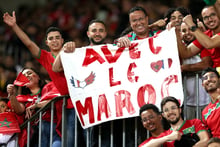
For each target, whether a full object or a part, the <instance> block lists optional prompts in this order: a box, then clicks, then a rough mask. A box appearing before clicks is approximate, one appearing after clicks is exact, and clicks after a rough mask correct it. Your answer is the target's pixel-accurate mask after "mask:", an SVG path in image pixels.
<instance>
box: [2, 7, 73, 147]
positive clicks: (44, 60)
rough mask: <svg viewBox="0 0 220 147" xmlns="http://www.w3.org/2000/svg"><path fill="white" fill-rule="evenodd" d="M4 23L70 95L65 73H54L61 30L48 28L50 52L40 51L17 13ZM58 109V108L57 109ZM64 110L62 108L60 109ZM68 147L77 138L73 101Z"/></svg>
mask: <svg viewBox="0 0 220 147" xmlns="http://www.w3.org/2000/svg"><path fill="white" fill-rule="evenodd" d="M3 19H4V22H5V23H6V24H7V25H8V26H10V27H11V28H12V30H13V31H14V32H15V33H16V35H17V36H18V37H19V39H20V40H21V41H22V42H23V43H24V45H25V46H26V47H27V48H28V49H29V50H30V52H31V54H32V55H33V56H34V57H35V58H36V59H37V60H38V61H39V62H40V64H42V65H43V66H44V68H45V69H46V70H47V72H48V74H49V76H50V78H51V80H52V81H53V82H54V85H55V86H56V88H57V89H58V90H59V92H60V94H61V95H68V94H69V92H68V88H67V83H66V79H65V76H64V73H63V72H58V73H56V72H53V71H52V65H53V62H54V60H55V57H56V56H57V55H58V54H59V52H60V51H61V49H62V47H63V43H64V40H63V37H62V33H61V30H60V29H58V28H55V27H50V28H48V30H47V32H46V41H45V42H46V45H47V46H48V47H49V49H50V52H48V51H46V50H43V49H40V48H39V46H38V45H37V44H35V43H34V42H33V41H32V40H31V39H30V38H29V37H28V36H27V35H26V34H25V32H24V31H23V30H22V29H21V28H20V27H19V26H18V25H17V23H16V16H15V12H14V11H13V13H12V16H10V15H9V14H8V13H5V14H4V15H3ZM72 44H74V43H73V42H69V44H68V45H69V46H73V45H72ZM57 109H58V108H57ZM60 109H62V107H61V108H60ZM66 114H67V115H66V116H67V129H66V130H67V146H68V147H72V146H74V136H75V110H74V109H73V105H72V102H71V99H68V100H67V109H66ZM58 116H61V112H59V113H58ZM60 123H61V117H60V119H59V123H58V124H59V125H60Z"/></svg>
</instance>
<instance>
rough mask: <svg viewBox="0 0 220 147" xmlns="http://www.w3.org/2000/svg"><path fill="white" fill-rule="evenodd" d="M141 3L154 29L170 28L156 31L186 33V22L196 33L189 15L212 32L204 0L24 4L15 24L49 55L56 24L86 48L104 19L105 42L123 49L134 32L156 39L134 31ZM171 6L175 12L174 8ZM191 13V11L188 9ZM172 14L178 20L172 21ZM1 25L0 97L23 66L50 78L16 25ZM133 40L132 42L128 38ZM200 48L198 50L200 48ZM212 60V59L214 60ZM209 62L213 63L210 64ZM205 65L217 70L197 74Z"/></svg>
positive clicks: (80, 45)
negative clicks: (92, 24)
mask: <svg viewBox="0 0 220 147" xmlns="http://www.w3.org/2000/svg"><path fill="white" fill-rule="evenodd" d="M195 4H197V5H196V7H192V5H195ZM137 5H138V6H141V7H142V8H144V9H145V10H146V11H147V13H146V14H144V15H145V16H148V21H149V24H153V25H152V26H155V25H158V27H161V26H159V23H155V22H157V20H159V19H161V21H164V22H165V23H166V26H164V27H161V28H159V29H158V28H157V30H156V31H158V30H160V29H169V27H173V26H175V27H176V28H177V30H178V31H180V32H182V33H183V34H184V31H182V30H181V27H182V26H181V23H182V22H183V21H184V23H185V25H186V30H187V28H190V30H191V31H192V32H194V31H195V30H193V28H191V27H192V23H191V18H190V17H187V15H188V14H191V15H193V18H194V19H198V20H197V27H196V28H194V29H197V28H200V27H203V29H205V30H206V29H207V28H206V27H208V25H206V24H205V25H206V27H204V24H203V22H202V21H200V20H202V19H203V20H204V17H201V16H200V13H201V10H202V8H203V7H204V6H205V3H204V2H203V1H186V0H182V1H175V0H173V1H169V2H167V1H160V0H154V1H153V0H148V1H147V0H146V1H145V0H115V1H113V0H112V1H105V0H94V1H92V0H90V1H88V0H82V1H78V2H77V3H69V2H68V1H64V2H62V1H56V2H55V1H48V2H47V3H46V4H45V5H43V6H31V7H30V6H28V5H22V6H19V7H18V9H17V10H16V19H17V20H16V22H15V24H16V23H17V25H19V27H20V28H21V29H22V30H24V32H25V33H26V34H27V35H28V37H29V38H30V39H31V40H32V41H33V42H35V43H36V44H37V45H38V46H39V47H40V48H46V49H48V51H50V50H52V49H51V48H48V46H49V45H48V44H45V39H46V38H45V32H46V30H47V29H48V28H49V27H50V26H56V27H58V28H60V29H61V30H62V31H63V36H62V37H63V39H64V40H65V41H74V42H75V45H76V47H82V46H87V45H89V43H90V44H91V40H89V39H91V38H90V36H87V35H88V34H86V33H87V31H88V30H87V29H88V26H90V22H91V20H94V19H99V20H102V21H103V22H105V25H106V26H105V27H106V30H105V31H106V32H107V36H106V37H103V38H105V43H113V42H114V40H115V39H117V42H116V43H120V45H124V46H126V44H127V42H128V41H132V40H131V38H133V37H131V36H132V35H133V33H134V34H135V35H136V36H137V38H136V39H134V40H138V39H142V38H146V36H147V37H150V35H151V34H148V33H149V32H148V31H147V34H144V37H143V36H138V35H139V34H138V33H137V32H135V30H134V28H132V20H131V19H132V17H130V20H129V15H130V14H131V13H134V12H135V13H136V11H142V10H134V11H133V12H131V11H130V10H131V9H132V8H133V7H134V6H137ZM179 6H181V7H179ZM171 7H172V8H173V9H170V8H171ZM176 8H177V9H176ZM182 8H186V9H182ZM187 9H188V10H190V11H187ZM185 10H186V11H185ZM203 10H204V9H203ZM129 11H130V14H129V15H128V12H129ZM204 11H205V10H204ZM209 11H211V10H209ZM3 13H5V12H3ZM9 13H11V14H10V15H12V17H14V16H13V15H14V13H12V12H9ZM138 13H140V12H138ZM174 13H176V14H174ZM173 14H174V16H175V17H177V18H172V17H173V16H172V15H173ZM138 15H140V14H138ZM141 15H142V14H141ZM212 15H213V14H212ZM208 17H209V18H211V17H214V16H211V15H210V16H208ZM216 17H217V15H216ZM14 18H15V17H14ZM165 18H166V19H165ZM209 18H207V19H208V20H209ZM172 19H173V20H172ZM174 19H177V20H178V21H179V22H178V21H176V22H175V23H174V21H175V20H174ZM199 19H200V20H199ZM138 21H143V20H138ZM172 21H173V22H172ZM129 22H130V23H129ZM0 23H2V24H1V26H0V97H7V96H8V93H7V85H8V84H11V83H13V82H14V80H15V79H16V77H17V75H18V73H19V72H20V71H21V69H22V68H23V67H27V68H30V69H32V68H33V69H36V70H37V71H40V74H41V75H43V79H50V78H49V75H48V73H47V71H48V69H44V67H43V66H42V65H43V64H42V63H41V62H40V63H41V64H42V65H40V64H39V63H38V62H37V61H36V60H35V59H34V58H33V56H32V55H34V54H33V52H32V51H31V49H30V48H29V50H30V51H31V53H32V55H31V53H30V52H29V51H28V49H27V44H25V45H24V44H23V43H22V42H25V41H24V40H22V39H21V38H20V37H17V36H16V35H15V34H14V32H16V29H14V28H13V26H11V27H12V29H11V28H10V27H8V26H7V25H5V24H4V23H3V22H0ZM133 23H135V22H133ZM184 23H182V24H184ZM200 23H201V24H203V25H201V26H200V25H199V24H200ZM7 24H8V25H9V24H10V23H7ZM130 25H131V28H132V29H133V32H128V33H126V34H127V35H128V36H122V37H121V33H122V32H123V31H124V30H125V29H126V28H128V27H129V26H130ZM169 25H170V26H169ZM172 25H173V26H172ZM165 27H166V28H165ZM147 29H148V27H147ZM149 29H151V27H149ZM200 29H201V28H200ZM208 29H210V30H212V29H211V28H208ZM205 30H202V29H201V31H202V32H204V31H205ZM213 30H214V29H213ZM13 31H14V32H13ZM188 31H189V30H188ZM52 32H53V31H52ZM49 33H50V32H49ZM49 33H48V34H49ZM16 34H17V35H18V36H19V33H18V32H16ZM48 34H47V35H48ZM141 35H143V34H141ZM193 35H194V37H193V38H192V40H190V41H189V42H187V41H188V40H184V37H183V38H182V41H183V42H185V45H186V46H187V45H188V48H189V49H193V46H192V45H189V44H190V43H191V42H192V41H193V43H194V40H195V39H197V36H196V33H195V34H193ZM129 36H130V37H131V38H129ZM183 36H184V35H183ZM88 37H89V38H88ZM119 37H120V38H119ZM210 37H211V36H210ZM19 38H20V39H21V40H20V39H19ZM128 39H129V40H128ZM186 39H187V38H186ZM194 44H195V43H194ZM201 44H202V43H201ZM32 45H33V44H32ZM117 45H118V44H117ZM202 45H203V44H202ZM34 47H36V46H34ZM196 49H198V46H197V48H196ZM41 52H42V51H41ZM198 52H199V50H198ZM181 53H182V52H180V57H181V58H183V56H185V55H183V54H181ZM201 54H202V53H201ZM57 55H58V54H56V55H55V56H57ZM206 55H207V56H210V57H211V54H210V53H206ZM35 57H37V56H35ZM190 57H193V55H190ZM205 57H206V56H205ZM205 57H204V58H205ZM184 58H185V57H184ZM187 58H188V57H187ZM201 58H203V57H201ZM211 58H212V59H213V57H211ZM211 58H210V59H208V60H212V59H211ZM39 60H40V59H39ZM200 60H203V59H200V58H199V61H198V62H200ZM181 61H182V60H181ZM206 61H207V60H206ZM42 62H43V61H42ZM196 62H197V61H196ZM213 62H214V61H213ZM53 63H54V62H53ZM201 63H202V62H201ZM201 63H200V65H201ZM206 63H208V61H207V62H206ZM185 64H186V65H185V66H182V71H184V70H185V71H187V70H189V71H192V70H191V69H190V68H189V67H188V66H187V64H191V62H190V61H189V62H188V63H187V62H186V63H185ZM192 64H194V63H192ZM206 66H212V63H211V62H210V64H208V65H207V64H206V65H203V66H199V67H200V69H196V70H198V71H199V70H203V69H204V68H205V67H206ZM50 68H51V67H50ZM194 69H195V68H194ZM46 70H47V71H46ZM49 70H51V69H49ZM49 74H50V73H49ZM50 76H51V75H50ZM52 80H53V79H52ZM53 81H54V80H53ZM190 81H191V80H190ZM55 85H56V83H55ZM190 85H191V84H190ZM203 92H205V91H203ZM192 93H193V92H192ZM32 94H34V93H32ZM61 94H62V93H61ZM11 95H12V94H11ZM9 96H10V95H9ZM204 97H205V98H204V99H206V98H207V99H208V98H209V97H208V96H207V95H205V96H204ZM34 103H35V102H34ZM34 103H33V105H34V106H36V105H35V104H34ZM208 103H209V101H208V100H207V101H205V102H204V105H205V106H206V105H207V104H208ZM37 104H38V103H37ZM201 105H202V106H203V107H202V108H201V109H203V108H204V107H205V106H204V105H203V104H201ZM178 108H179V106H178ZM189 110H190V112H191V109H190V108H189ZM192 110H195V106H194V103H193V108H192ZM201 111H202V110H201ZM180 112H181V110H180ZM200 115H201V114H200ZM167 117H168V116H167ZM193 117H194V116H192V118H193ZM146 122H147V120H146ZM182 122H183V120H181V123H182ZM171 126H172V125H171ZM206 141H207V140H206Z"/></svg>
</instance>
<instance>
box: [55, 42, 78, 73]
mask: <svg viewBox="0 0 220 147" xmlns="http://www.w3.org/2000/svg"><path fill="white" fill-rule="evenodd" d="M75 47H76V44H75V42H72V41H70V42H67V43H65V44H64V46H63V48H62V50H63V51H64V52H65V53H72V52H74V51H75ZM60 53H61V52H60ZM60 53H59V54H58V55H57V56H56V59H55V60H54V63H53V66H52V70H53V71H54V72H61V71H63V65H62V61H61V57H60Z"/></svg>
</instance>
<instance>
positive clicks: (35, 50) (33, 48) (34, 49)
mask: <svg viewBox="0 0 220 147" xmlns="http://www.w3.org/2000/svg"><path fill="white" fill-rule="evenodd" d="M3 20H4V22H5V23H6V24H7V25H8V26H10V27H11V28H12V30H13V31H14V32H15V33H16V35H17V36H18V38H19V39H20V40H21V41H22V42H23V43H24V45H25V46H26V47H27V48H28V49H29V50H30V52H31V54H32V55H33V56H34V57H37V56H38V55H39V51H40V48H39V47H38V46H37V45H36V44H35V43H34V42H33V41H32V40H31V39H30V38H29V37H28V36H27V34H25V32H24V31H23V30H22V29H21V28H20V27H19V26H18V25H17V23H16V16H15V11H13V12H12V16H11V15H9V14H8V12H6V13H5V14H4V15H3Z"/></svg>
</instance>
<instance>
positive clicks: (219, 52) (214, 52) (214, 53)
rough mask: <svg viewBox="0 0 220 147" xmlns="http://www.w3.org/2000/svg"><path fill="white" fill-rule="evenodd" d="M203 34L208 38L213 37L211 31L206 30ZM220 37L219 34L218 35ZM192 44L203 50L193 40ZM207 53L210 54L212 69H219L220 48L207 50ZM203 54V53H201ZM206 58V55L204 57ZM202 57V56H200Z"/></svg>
mask: <svg viewBox="0 0 220 147" xmlns="http://www.w3.org/2000/svg"><path fill="white" fill-rule="evenodd" d="M205 34H206V35H207V36H209V37H212V36H213V32H212V31H211V30H207V31H206V32H205ZM218 35H220V33H218ZM193 44H194V45H195V46H196V47H198V48H199V49H201V51H202V50H205V48H204V47H203V46H202V45H201V44H200V43H199V41H198V40H194V41H193ZM207 51H208V52H209V53H210V55H211V58H212V61H213V68H216V67H220V47H217V48H212V49H207ZM203 54H204V53H203ZM206 56H207V55H206ZM201 57H202V55H201Z"/></svg>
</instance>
